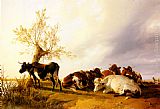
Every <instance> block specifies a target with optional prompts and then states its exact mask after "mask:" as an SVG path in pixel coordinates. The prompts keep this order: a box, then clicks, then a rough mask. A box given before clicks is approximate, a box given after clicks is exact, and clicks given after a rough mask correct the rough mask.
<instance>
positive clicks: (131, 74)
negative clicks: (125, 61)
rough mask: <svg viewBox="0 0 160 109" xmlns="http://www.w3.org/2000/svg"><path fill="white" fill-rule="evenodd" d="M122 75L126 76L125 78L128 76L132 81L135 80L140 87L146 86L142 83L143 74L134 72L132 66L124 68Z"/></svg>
mask: <svg viewBox="0 0 160 109" xmlns="http://www.w3.org/2000/svg"><path fill="white" fill-rule="evenodd" d="M121 75H124V76H126V77H128V78H130V79H133V80H134V81H135V82H136V83H138V84H139V85H141V86H144V85H143V83H142V76H141V74H140V73H138V72H135V71H133V70H132V68H131V67H130V66H128V67H127V68H125V67H123V70H122V73H121Z"/></svg>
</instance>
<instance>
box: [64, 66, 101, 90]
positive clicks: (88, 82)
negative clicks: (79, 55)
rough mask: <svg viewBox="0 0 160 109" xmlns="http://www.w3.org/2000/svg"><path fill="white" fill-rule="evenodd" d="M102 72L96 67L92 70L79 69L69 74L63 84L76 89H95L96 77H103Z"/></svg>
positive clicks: (65, 86)
mask: <svg viewBox="0 0 160 109" xmlns="http://www.w3.org/2000/svg"><path fill="white" fill-rule="evenodd" d="M101 77H102V74H101V72H100V69H99V68H95V69H94V70H90V71H82V70H81V71H78V72H74V73H71V74H69V75H68V76H66V77H65V78H63V80H62V86H63V87H64V88H71V89H73V90H74V91H75V90H77V89H80V90H81V89H85V88H89V89H90V90H93V89H94V79H95V78H101Z"/></svg>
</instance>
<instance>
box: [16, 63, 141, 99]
mask: <svg viewBox="0 0 160 109" xmlns="http://www.w3.org/2000/svg"><path fill="white" fill-rule="evenodd" d="M20 64H22V65H21V69H20V70H19V72H20V73H23V72H25V71H28V72H29V74H30V76H33V79H34V82H35V86H36V84H37V81H38V84H39V87H40V80H39V79H38V78H37V77H36V76H35V72H37V73H38V76H39V77H40V79H45V77H46V76H47V75H49V76H50V80H51V81H52V84H53V90H54V87H55V85H56V82H57V83H59V85H60V91H62V87H63V88H70V89H72V90H73V91H76V90H92V91H94V92H96V91H99V90H103V93H108V92H114V93H116V94H118V95H127V96H132V97H139V96H140V95H141V88H140V86H143V83H142V76H141V74H140V73H137V72H135V71H133V70H132V68H131V67H130V66H128V67H127V68H125V67H123V69H122V71H121V67H118V66H117V65H116V64H113V65H111V66H110V67H109V69H108V70H104V71H101V70H100V69H99V68H95V69H93V70H90V71H83V70H81V71H77V72H74V73H70V74H69V75H67V76H66V77H64V78H63V80H62V82H61V81H60V80H59V77H58V71H59V68H60V67H59V65H58V64H57V63H55V62H51V63H49V64H40V63H38V62H33V63H26V62H23V63H20Z"/></svg>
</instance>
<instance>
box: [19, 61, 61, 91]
mask: <svg viewBox="0 0 160 109" xmlns="http://www.w3.org/2000/svg"><path fill="white" fill-rule="evenodd" d="M25 71H28V72H29V74H30V76H33V79H34V81H35V86H36V80H38V83H39V87H40V80H39V79H38V78H37V77H36V76H35V73H34V72H37V73H38V76H39V77H40V79H44V78H45V77H46V76H47V74H50V80H51V81H52V85H53V89H52V91H53V90H54V87H55V83H56V82H55V80H56V81H58V83H59V85H60V91H62V86H61V81H60V80H59V78H58V71H59V65H58V64H57V63H55V62H50V63H49V64H40V63H38V62H33V63H31V64H30V63H28V64H27V63H26V62H23V63H22V66H21V69H20V70H19V72H20V73H23V72H25Z"/></svg>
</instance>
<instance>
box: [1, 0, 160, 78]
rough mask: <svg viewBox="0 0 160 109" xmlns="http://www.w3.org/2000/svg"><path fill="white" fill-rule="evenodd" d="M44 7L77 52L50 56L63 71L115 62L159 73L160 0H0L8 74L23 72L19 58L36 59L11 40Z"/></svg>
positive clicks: (65, 43) (67, 44)
mask: <svg viewBox="0 0 160 109" xmlns="http://www.w3.org/2000/svg"><path fill="white" fill-rule="evenodd" d="M44 8H46V9H47V16H49V19H48V24H49V25H51V26H52V25H53V26H54V25H55V24H59V25H60V31H59V34H58V35H59V37H60V40H61V41H60V44H61V45H63V46H65V47H66V48H67V49H68V50H70V51H72V52H73V53H74V54H75V55H77V57H76V58H74V59H70V58H67V57H63V58H62V59H61V60H57V59H53V60H50V61H56V62H58V63H59V64H60V66H61V69H60V76H61V77H64V76H66V75H67V74H69V73H72V72H74V71H77V70H81V69H83V70H90V69H93V68H95V67H100V68H102V70H104V69H108V67H109V64H113V63H116V64H118V65H119V66H121V67H123V66H128V65H130V66H133V67H134V68H133V69H134V70H135V71H137V72H141V73H142V76H143V77H144V78H151V77H152V76H153V75H158V76H159V74H158V73H157V72H160V67H159V66H160V65H159V64H160V62H159V61H160V59H159V57H158V56H157V55H158V54H160V51H159V49H160V47H159V46H160V41H158V44H155V34H154V33H159V32H160V31H159V30H158V29H157V30H156V29H155V28H156V27H157V26H158V27H159V26H160V21H159V19H160V13H159V10H160V0H118V1H113V0H101V1H99V0H87V1H86V0H81V1H79V0H69V1H66V0H47V1H45V0H1V16H0V17H1V18H0V19H1V23H0V25H1V27H0V30H1V31H0V49H1V51H3V52H2V53H1V55H0V60H1V63H0V64H2V65H3V66H4V68H5V72H6V75H8V76H9V77H19V76H20V74H19V72H18V70H19V69H20V65H19V64H18V61H21V62H22V61H27V62H31V60H32V56H31V55H20V54H19V52H20V51H21V50H22V49H24V47H23V46H22V45H20V44H19V43H13V39H14V38H15V37H16V36H15V34H14V33H13V31H12V30H13V29H15V28H16V27H19V25H23V26H25V27H29V26H31V25H32V23H33V22H34V20H35V12H36V11H37V10H41V9H44ZM159 38H160V37H159ZM155 45H156V46H157V45H158V50H156V51H155ZM43 62H44V63H47V62H48V61H43ZM155 63H158V65H155Z"/></svg>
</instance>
